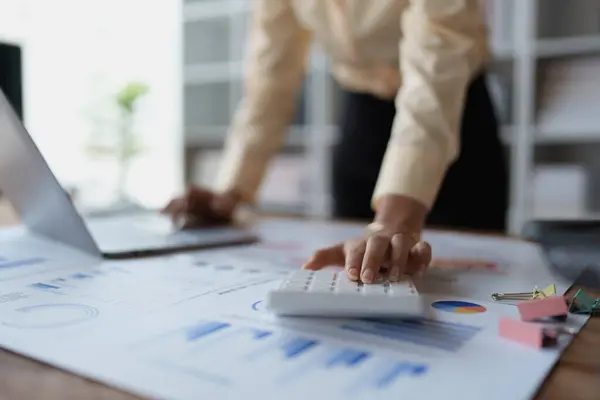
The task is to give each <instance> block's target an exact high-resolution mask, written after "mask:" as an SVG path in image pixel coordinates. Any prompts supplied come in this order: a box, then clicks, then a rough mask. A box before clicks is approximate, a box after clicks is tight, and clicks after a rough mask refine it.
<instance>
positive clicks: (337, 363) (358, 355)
mask: <svg viewBox="0 0 600 400" xmlns="http://www.w3.org/2000/svg"><path fill="white" fill-rule="evenodd" d="M369 357H370V354H369V353H368V352H366V351H362V350H356V349H341V350H339V351H336V352H334V353H333V355H332V356H331V357H330V358H329V359H328V360H327V361H326V362H325V367H327V368H333V367H357V366H359V365H360V364H361V363H362V362H363V361H366V360H367V359H368V358H369Z"/></svg>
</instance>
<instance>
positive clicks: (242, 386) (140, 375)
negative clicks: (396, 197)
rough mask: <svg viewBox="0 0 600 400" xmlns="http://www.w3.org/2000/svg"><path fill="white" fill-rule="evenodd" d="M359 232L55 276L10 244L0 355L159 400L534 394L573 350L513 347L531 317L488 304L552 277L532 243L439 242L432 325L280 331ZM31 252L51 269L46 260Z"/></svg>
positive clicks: (323, 227)
mask: <svg viewBox="0 0 600 400" xmlns="http://www.w3.org/2000/svg"><path fill="white" fill-rule="evenodd" d="M360 233H361V230H360V229H358V228H356V227H345V226H341V227H340V226H336V225H328V224H325V223H302V222H296V223H294V222H288V221H277V222H271V223H266V224H264V225H263V227H262V236H263V238H264V239H265V240H264V241H263V243H260V244H257V245H252V246H242V247H236V248H227V249H219V250H210V251H202V252H195V253H186V254H182V255H178V256H165V257H158V258H151V259H143V260H131V261H115V262H105V261H83V260H78V264H77V265H74V263H73V260H72V259H71V257H65V258H66V259H65V260H62V261H61V260H59V259H57V258H59V255H60V252H59V253H56V252H54V253H53V255H52V258H53V261H52V262H54V263H56V266H55V268H51V269H50V270H48V269H35V268H34V269H30V267H32V265H28V264H27V263H23V264H22V265H21V266H19V265H17V264H18V263H17V264H15V262H16V261H17V257H16V255H19V257H22V256H23V254H25V253H23V251H25V250H27V249H28V248H27V247H23V246H21V247H20V248H19V252H21V253H19V254H17V253H15V252H16V250H15V249H16V248H12V249H6V248H5V246H2V247H1V248H2V249H3V250H4V253H6V254H9V253H10V254H11V256H10V257H7V256H4V255H3V254H2V251H0V257H4V258H1V259H0V265H2V264H1V263H2V262H5V263H10V264H7V265H11V267H7V268H6V270H8V269H11V270H12V269H14V270H18V271H20V272H19V274H16V275H15V274H14V271H13V272H11V273H13V275H11V276H12V278H10V279H7V280H5V281H1V282H0V346H2V347H6V348H9V349H11V350H14V351H15V352H18V353H22V354H24V355H27V356H30V357H33V358H37V359H40V360H42V361H45V362H47V363H49V364H52V365H56V366H58V367H60V368H64V369H66V370H69V371H72V372H74V373H76V374H80V375H83V376H86V377H89V378H92V379H95V380H98V381H101V382H104V383H106V384H109V385H113V386H116V387H120V388H123V389H125V390H128V391H131V392H133V393H137V394H140V395H143V396H148V397H150V398H161V399H198V398H215V399H217V398H234V397H236V398H237V397H242V396H244V395H245V393H247V392H248V391H251V393H260V396H261V398H263V399H281V398H286V399H295V398H298V399H301V398H304V397H306V396H311V397H316V398H326V399H337V398H339V399H346V398H357V399H379V398H381V399H383V398H386V399H388V398H390V397H398V396H402V397H403V398H436V397H438V398H441V397H444V398H448V397H451V398H454V397H457V398H458V397H460V398H461V399H467V400H468V399H477V400H479V399H481V398H486V399H487V400H490V399H492V400H493V399H499V400H500V399H502V400H504V399H507V398H510V399H521V398H529V397H530V396H532V395H533V393H534V392H535V391H536V390H537V387H538V386H539V385H540V384H541V383H542V381H543V379H544V377H545V376H546V374H547V373H548V372H549V371H550V369H551V368H552V366H553V364H554V363H555V362H556V360H557V358H558V356H559V355H560V349H561V348H562V347H559V348H556V349H548V350H544V351H536V350H530V349H528V348H526V347H522V346H521V345H519V344H515V343H512V342H508V341H506V340H503V339H500V338H499V337H498V334H497V324H498V319H499V317H500V316H512V317H516V316H517V315H518V313H517V310H516V308H515V307H513V306H510V305H505V304H498V303H493V302H491V300H490V298H489V295H490V293H491V292H497V291H503V290H504V291H515V290H513V289H516V288H517V286H518V285H523V286H524V287H525V286H527V285H538V286H540V287H543V286H545V285H546V282H547V281H550V280H553V279H554V277H552V276H551V275H550V272H549V271H548V270H547V269H546V268H545V267H544V261H543V258H541V255H540V254H539V253H538V252H537V250H536V248H535V246H532V245H530V244H523V243H520V242H515V241H510V240H504V239H485V238H477V237H473V236H468V235H464V236H461V235H449V234H437V233H427V235H426V238H427V240H429V241H430V242H431V243H432V246H433V248H434V253H435V256H436V257H438V258H440V259H441V258H442V257H443V258H444V259H445V262H446V264H444V265H447V264H448V262H449V260H454V261H455V264H456V265H454V267H453V268H452V269H450V270H449V271H441V272H440V271H434V272H433V273H432V276H431V277H430V278H429V280H428V281H427V282H424V283H423V284H424V285H425V286H427V287H428V288H429V290H426V291H424V292H423V290H421V292H423V293H425V296H426V299H427V301H428V302H429V303H430V304H431V307H430V313H431V314H430V315H429V316H428V318H426V319H425V320H423V321H419V322H415V321H412V322H411V321H394V320H391V321H390V320H377V319H375V320H374V319H369V320H360V319H358V320H356V319H354V320H348V319H315V318H276V317H274V316H272V315H271V314H270V313H269V312H268V310H266V309H265V307H264V303H263V299H264V298H265V296H266V293H267V292H268V290H269V289H271V288H274V287H276V285H278V284H279V281H280V279H281V278H282V277H283V276H284V275H286V274H287V273H288V272H289V271H291V270H292V269H295V268H298V267H299V265H301V263H302V262H303V260H304V259H305V258H306V257H308V256H309V255H310V253H311V252H312V251H313V250H314V249H316V248H317V247H319V246H323V245H327V244H331V243H334V242H336V241H340V240H344V239H345V238H349V237H352V236H354V235H357V234H360ZM30 250H31V251H32V254H31V255H30V256H31V257H32V258H35V257H40V258H42V259H45V254H43V253H44V252H48V251H49V250H48V249H47V248H45V247H43V246H42V247H38V248H35V249H34V248H31V249H30ZM34 253H35V254H34ZM38 253H39V254H38ZM25 255H27V254H25ZM476 259H477V260H479V261H481V260H482V259H484V260H487V261H489V263H483V264H481V263H479V264H478V263H477V262H475V261H474V260H476ZM458 261H462V262H464V265H461V264H460V262H458ZM441 264H443V263H441ZM450 264H451V263H450ZM27 271H30V272H27ZM1 277H2V270H1V268H0V279H1ZM551 283H552V282H551ZM554 283H558V282H557V281H554ZM561 284H562V285H567V283H566V282H562V283H561ZM561 284H557V286H559V287H560V285H561ZM528 288H529V289H531V287H528ZM559 290H560V289H559ZM465 310H466V311H465ZM584 321H585V317H580V316H570V317H569V320H568V322H567V325H568V326H569V327H570V328H571V329H573V330H574V331H577V330H578V329H579V328H580V327H581V326H582V324H583V323H584ZM561 346H564V344H562V345H561ZM498 376H501V377H502V379H498ZM506 382H510V384H506Z"/></svg>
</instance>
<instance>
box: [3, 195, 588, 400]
mask: <svg viewBox="0 0 600 400" xmlns="http://www.w3.org/2000/svg"><path fill="white" fill-rule="evenodd" d="M14 221H15V219H14V215H13V214H12V213H11V212H10V209H9V208H8V207H7V206H6V204H3V202H2V201H1V200H0V226H3V225H7V224H10V223H13V222H14ZM498 378H499V379H502V377H498ZM507 384H510V383H509V382H507ZM41 393H43V398H44V399H45V400H58V399H60V400H62V399H66V398H77V399H78V398H85V399H102V400H133V399H138V397H136V396H132V395H129V394H127V393H123V392H121V391H118V390H115V389H112V388H109V387H106V386H104V385H102V384H99V383H95V382H91V381H89V380H87V379H84V378H80V377H78V376H75V375H72V374H69V373H67V372H63V371H60V370H58V369H56V368H54V367H51V366H48V365H44V364H42V363H39V362H37V361H33V360H29V359H27V358H25V357H21V356H18V355H15V354H13V353H10V352H8V351H4V350H1V349H0V399H18V400H29V399H39V398H40V394H41ZM599 393H600V317H598V318H592V319H590V321H589V322H588V323H587V325H586V326H585V327H584V328H583V330H582V331H581V332H580V334H579V335H578V336H577V338H575V340H574V341H573V343H572V344H571V346H569V348H568V349H567V350H566V351H565V352H564V354H563V355H562V357H561V359H560V361H559V362H558V364H557V365H556V367H555V368H554V370H553V371H552V373H551V374H550V375H549V377H548V379H547V380H546V382H545V383H544V385H543V386H542V388H541V389H540V391H539V393H538V395H537V397H536V399H538V400H550V399H561V400H562V399H569V400H598V398H600V395H599Z"/></svg>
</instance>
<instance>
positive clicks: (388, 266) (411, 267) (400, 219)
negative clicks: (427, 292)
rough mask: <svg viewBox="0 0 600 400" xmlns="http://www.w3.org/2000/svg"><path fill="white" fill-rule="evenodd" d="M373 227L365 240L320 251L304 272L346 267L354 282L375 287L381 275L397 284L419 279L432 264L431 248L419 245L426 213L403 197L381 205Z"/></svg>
mask: <svg viewBox="0 0 600 400" xmlns="http://www.w3.org/2000/svg"><path fill="white" fill-rule="evenodd" d="M378 208H379V209H378V212H377V216H376V218H375V222H374V225H376V227H377V228H376V229H370V230H369V229H368V234H367V235H366V236H364V237H359V238H356V239H352V240H348V241H346V242H343V243H339V244H336V245H334V246H331V247H326V248H322V249H320V250H317V251H316V252H315V253H314V254H313V256H312V257H311V258H310V259H309V260H308V261H307V263H306V264H305V265H304V267H303V268H304V269H310V270H318V269H322V268H325V267H327V266H342V265H343V266H344V267H345V269H346V273H347V275H348V278H350V279H351V280H353V281H357V280H360V281H362V282H364V283H373V282H375V280H376V279H377V277H378V276H380V275H387V277H388V278H389V279H390V281H392V282H394V281H398V280H399V279H400V277H401V276H402V275H415V274H416V275H419V274H422V273H424V272H425V270H426V269H427V267H428V266H429V263H430V262H431V246H430V245H429V243H427V242H423V241H420V232H421V229H422V226H423V221H424V219H425V215H426V214H427V209H426V208H425V207H424V206H423V205H422V204H420V203H419V202H417V201H415V200H414V199H410V198H407V197H402V196H394V195H390V196H384V197H383V198H382V199H381V200H380V201H379V207H378Z"/></svg>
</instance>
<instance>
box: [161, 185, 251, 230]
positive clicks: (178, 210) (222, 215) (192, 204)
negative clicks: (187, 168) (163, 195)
mask: <svg viewBox="0 0 600 400" xmlns="http://www.w3.org/2000/svg"><path fill="white" fill-rule="evenodd" d="M240 202H241V199H240V197H239V196H238V195H236V194H235V193H233V192H225V193H215V192H213V191H211V190H208V189H204V188H201V187H190V188H189V189H188V190H187V191H186V193H185V194H184V195H183V196H179V197H176V198H174V199H173V200H171V201H170V202H169V204H167V206H166V207H164V208H163V209H162V210H161V214H164V215H168V216H170V217H171V220H172V221H173V223H174V224H175V225H176V226H179V227H181V228H193V227H196V226H205V225H217V224H227V223H230V222H232V220H233V214H234V212H235V210H236V208H237V207H238V205H239V204H240Z"/></svg>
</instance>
